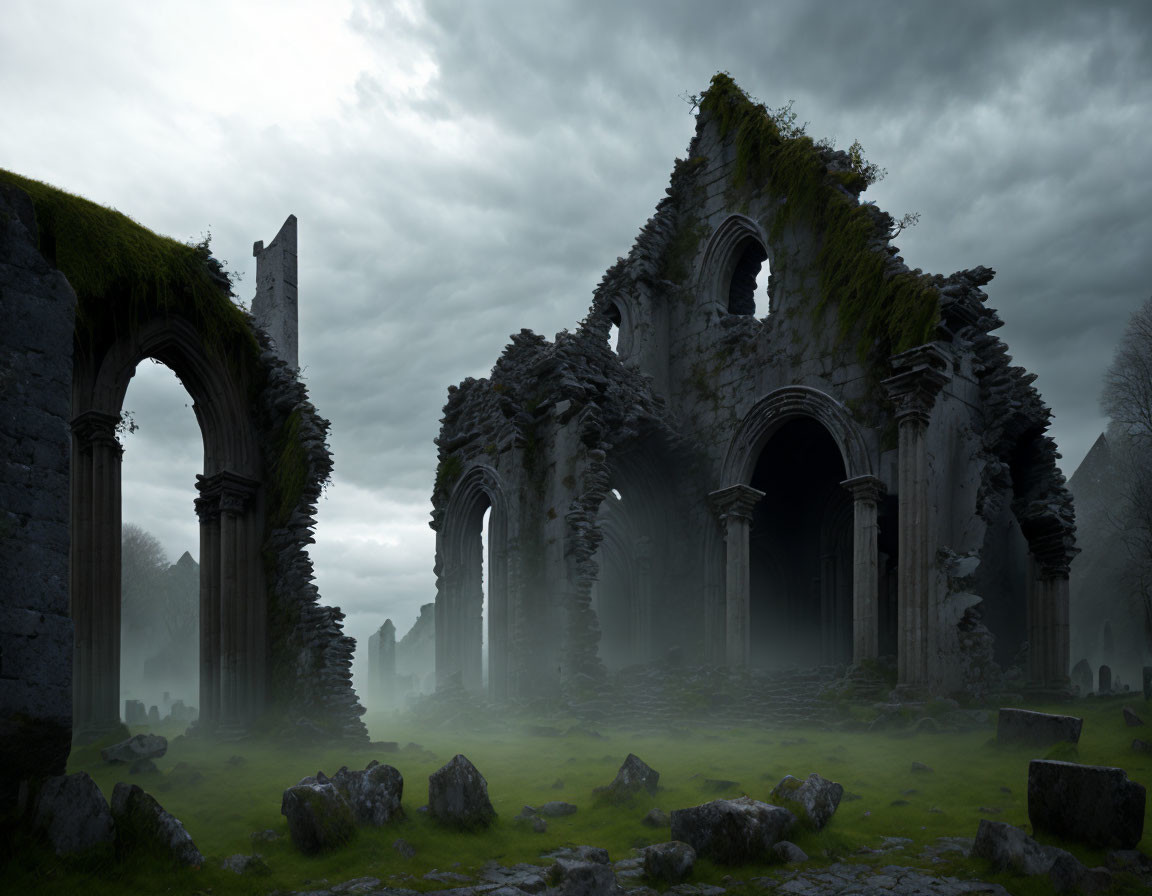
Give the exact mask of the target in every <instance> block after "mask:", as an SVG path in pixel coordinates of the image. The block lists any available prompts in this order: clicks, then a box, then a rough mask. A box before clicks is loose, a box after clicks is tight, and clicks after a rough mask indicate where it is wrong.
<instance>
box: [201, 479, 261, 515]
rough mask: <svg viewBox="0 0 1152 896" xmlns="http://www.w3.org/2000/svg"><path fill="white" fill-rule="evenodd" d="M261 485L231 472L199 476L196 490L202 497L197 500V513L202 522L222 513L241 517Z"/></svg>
mask: <svg viewBox="0 0 1152 896" xmlns="http://www.w3.org/2000/svg"><path fill="white" fill-rule="evenodd" d="M259 487H260V483H259V482H257V481H256V480H254V479H248V478H247V477H246V476H241V475H240V474H239V473H233V472H232V471H231V470H220V471H219V472H218V473H213V474H212V475H211V476H204V475H202V474H197V476H196V489H197V491H199V492H200V497H199V498H197V499H196V512H197V514H199V515H200V519H201V520H205V519H206V518H207V519H211V518H213V517H214V516H218V515H219V514H221V513H227V514H229V515H231V516H239V515H240V514H242V513H243V512H244V511H245V509H246V508H247V507H248V503H249V502H250V501H251V500H252V496H253V495H255V494H256V489H258V488H259Z"/></svg>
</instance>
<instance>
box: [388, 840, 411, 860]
mask: <svg viewBox="0 0 1152 896" xmlns="http://www.w3.org/2000/svg"><path fill="white" fill-rule="evenodd" d="M392 848H393V849H394V850H396V852H397V853H399V854H400V855H401V856H402V857H403V858H405V859H410V858H412V857H413V856H415V855H416V847H415V846H413V845H412V844H411V843H409V842H408V841H407V840H405V839H404V838H403V837H399V838H397V839H396V840H394V841H392Z"/></svg>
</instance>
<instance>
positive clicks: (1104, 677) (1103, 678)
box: [1096, 666, 1112, 694]
mask: <svg viewBox="0 0 1152 896" xmlns="http://www.w3.org/2000/svg"><path fill="white" fill-rule="evenodd" d="M1096 693H1097V694H1111V693H1112V667H1111V666H1101V667H1100V686H1099V687H1098V688H1096Z"/></svg>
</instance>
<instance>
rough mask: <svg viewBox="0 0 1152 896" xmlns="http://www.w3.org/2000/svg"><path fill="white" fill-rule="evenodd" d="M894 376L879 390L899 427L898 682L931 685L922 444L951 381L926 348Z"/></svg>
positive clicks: (907, 357)
mask: <svg viewBox="0 0 1152 896" xmlns="http://www.w3.org/2000/svg"><path fill="white" fill-rule="evenodd" d="M892 366H893V367H894V368H895V369H896V370H897V371H898V373H897V374H896V375H895V376H893V377H891V378H889V379H887V380H885V381H884V383H883V385H884V386H885V387H886V388H887V390H888V396H889V398H891V399H892V401H893V403H894V404H895V406H896V419H897V422H898V425H899V451H900V454H899V461H898V466H899V472H898V476H897V479H898V484H897V489H898V493H899V518H898V526H899V537H898V542H899V556H898V559H897V569H898V572H897V576H898V578H897V594H898V609H897V617H898V623H897V624H898V628H899V633H898V641H897V659H898V668H899V671H898V682H899V684H901V685H909V686H912V687H924V686H926V685H928V684H930V683H931V678H932V669H931V662H930V660H931V652H930V645H931V646H934V645H935V641H936V637H937V634H938V633H937V631H936V624H935V623H936V619H935V616H934V611H935V607H933V606H932V603H931V598H932V582H933V576H932V564H933V554H934V544H935V537H936V531H935V514H934V513H933V507H932V505H931V501H930V498H929V493H928V491H929V482H928V456H927V447H926V439H927V432H928V421H929V419H930V418H931V416H932V407H933V405H934V404H935V402H936V396H937V395H938V394H939V393H940V390H941V389H942V388H943V387H944V384H945V383H947V382H948V381H949V380H950V379H951V377H950V375H949V374H948V373H947V372H946V371H947V369H948V356H947V355H945V354H944V352H943V351H942V350H941V349H940V348H938V347H937V346H935V345H933V344H931V343H929V344H928V345H922V346H919V347H918V348H914V349H912V350H910V351H907V352H904V353H903V354H900V355H897V356H895V357H894V358H892Z"/></svg>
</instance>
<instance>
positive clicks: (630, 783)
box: [601, 753, 660, 803]
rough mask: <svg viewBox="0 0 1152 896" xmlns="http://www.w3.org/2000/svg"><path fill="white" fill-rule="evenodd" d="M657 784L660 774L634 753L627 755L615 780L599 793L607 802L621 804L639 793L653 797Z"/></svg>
mask: <svg viewBox="0 0 1152 896" xmlns="http://www.w3.org/2000/svg"><path fill="white" fill-rule="evenodd" d="M659 783H660V773H659V772H658V771H655V770H654V769H652V768H650V767H649V766H648V764H647V763H645V762H644V760H643V759H641V758H640V757H639V756H637V755H636V754H635V753H629V754H628V758H627V759H625V760H624V764H623V765H621V766H620V770H619V771H618V772H617V773H616V779H615V780H614V781H613V782H612V783H611V784H609V785H608V786H607V787H606V788H604V789H603V790H602V791H601V793H602V794H603V796H604V798H606V799H607V800H608V801H609V802H613V803H622V802H627V801H630V800H632V799H633V798H634V797H635V796H636V795H637V794H639V793H640V792H641V791H647V792H648V793H650V794H653V795H655V793H656V788H657V787H658V785H659Z"/></svg>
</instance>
